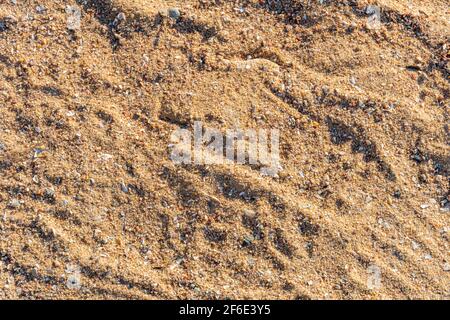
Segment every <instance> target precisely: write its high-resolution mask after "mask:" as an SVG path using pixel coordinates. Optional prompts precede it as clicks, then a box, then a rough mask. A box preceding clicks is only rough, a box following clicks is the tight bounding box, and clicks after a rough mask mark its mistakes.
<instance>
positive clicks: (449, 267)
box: [443, 263, 450, 271]
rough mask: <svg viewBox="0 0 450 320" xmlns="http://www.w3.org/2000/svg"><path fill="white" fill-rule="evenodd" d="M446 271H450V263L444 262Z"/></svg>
mask: <svg viewBox="0 0 450 320" xmlns="http://www.w3.org/2000/svg"><path fill="white" fill-rule="evenodd" d="M443 269H444V271H450V263H446V264H444V268H443Z"/></svg>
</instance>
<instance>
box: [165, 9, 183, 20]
mask: <svg viewBox="0 0 450 320" xmlns="http://www.w3.org/2000/svg"><path fill="white" fill-rule="evenodd" d="M168 13H169V17H170V18H172V19H175V20H178V18H180V16H181V13H180V10H179V9H178V8H170V9H169V10H168Z"/></svg>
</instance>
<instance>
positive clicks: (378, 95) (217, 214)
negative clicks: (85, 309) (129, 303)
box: [0, 0, 450, 299]
mask: <svg viewBox="0 0 450 320" xmlns="http://www.w3.org/2000/svg"><path fill="white" fill-rule="evenodd" d="M368 6H377V7H378V8H380V12H381V21H380V23H379V25H377V26H376V27H373V26H372V25H370V24H369V21H370V12H371V11H370V8H373V7H368ZM368 8H369V9H368ZM449 8H450V6H449V2H448V1H447V0H428V1H419V0H378V1H369V0H345V1H331V0H323V1H312V0H311V1H307V0H246V1H244V0H240V1H238V0H235V1H225V0H214V1H207V0H185V1H163V0H132V1H130V0H109V1H108V0H96V1H94V0H80V1H75V0H64V1H63V0H58V1H54V0H36V1H34V0H16V1H12V0H0V299H186V298H189V299H225V298H231V299H449V298H450V287H449V284H450V275H449V270H450V265H449V264H450V256H449V235H450V234H449V232H450V219H449V209H450V198H449V156H450V147H449V140H448V138H449V128H448V125H449V118H448V111H449V110H448V108H449V66H448V59H449V48H450V43H449V35H450V33H449V30H450V27H449V24H450V19H449V18H450V11H449ZM74 12H75V13H76V12H79V13H80V14H81V15H80V16H81V20H80V25H79V26H72V25H70V24H68V19H73V18H74V17H75V18H76V14H75V15H74ZM72 22H73V21H72ZM195 121H201V122H203V124H204V125H205V126H207V127H211V128H218V129H220V130H223V131H224V132H225V131H226V130H227V129H230V128H257V129H268V130H269V129H278V130H279V131H280V153H281V166H282V170H281V171H280V172H279V174H278V175H276V176H273V177H272V176H263V175H261V172H260V170H259V168H258V167H257V166H252V165H245V164H244V165H239V164H224V165H214V164H211V165H210V164H208V165H206V164H191V165H189V164H186V165H177V164H175V163H174V162H173V161H172V160H171V159H170V148H169V145H170V143H171V142H170V141H171V139H170V137H171V134H172V133H173V131H174V130H176V129H177V128H179V127H183V128H187V129H192V128H193V125H194V122H195ZM374 270H375V271H374ZM374 272H375V273H378V276H379V277H380V279H379V280H380V283H378V284H377V285H376V286H371V285H370V281H371V277H373V273H374Z"/></svg>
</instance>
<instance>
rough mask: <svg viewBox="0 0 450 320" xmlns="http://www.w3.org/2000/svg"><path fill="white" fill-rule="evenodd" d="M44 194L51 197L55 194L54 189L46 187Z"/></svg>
mask: <svg viewBox="0 0 450 320" xmlns="http://www.w3.org/2000/svg"><path fill="white" fill-rule="evenodd" d="M44 194H45V196H46V197H49V198H51V197H53V196H55V190H53V189H51V188H47V189H45V191H44Z"/></svg>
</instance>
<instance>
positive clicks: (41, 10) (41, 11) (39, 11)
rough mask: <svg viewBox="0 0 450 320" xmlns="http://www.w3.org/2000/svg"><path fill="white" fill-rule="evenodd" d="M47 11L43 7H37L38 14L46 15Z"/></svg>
mask: <svg viewBox="0 0 450 320" xmlns="http://www.w3.org/2000/svg"><path fill="white" fill-rule="evenodd" d="M45 10H46V9H45V7H44V6H42V5H38V6H36V12H37V13H44V12H45Z"/></svg>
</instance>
